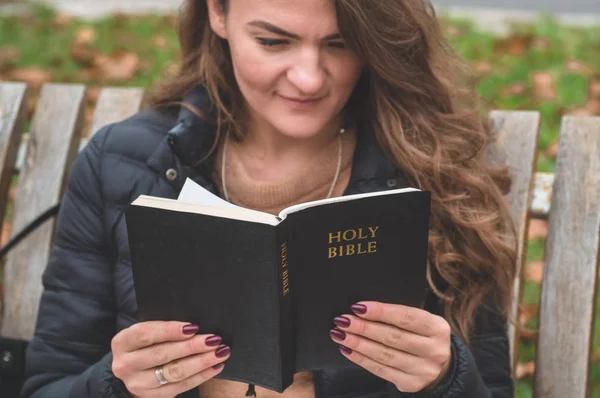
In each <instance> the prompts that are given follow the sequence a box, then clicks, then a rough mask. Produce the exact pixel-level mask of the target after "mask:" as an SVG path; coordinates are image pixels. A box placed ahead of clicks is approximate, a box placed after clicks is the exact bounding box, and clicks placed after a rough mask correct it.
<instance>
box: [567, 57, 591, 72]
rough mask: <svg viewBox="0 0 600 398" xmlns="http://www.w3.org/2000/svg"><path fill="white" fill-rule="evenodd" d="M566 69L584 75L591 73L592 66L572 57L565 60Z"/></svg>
mask: <svg viewBox="0 0 600 398" xmlns="http://www.w3.org/2000/svg"><path fill="white" fill-rule="evenodd" d="M567 70H569V71H570V72H574V73H583V74H586V75H591V74H592V73H594V68H592V67H591V66H589V65H586V64H584V63H582V62H580V61H577V60H574V59H572V60H569V61H567Z"/></svg>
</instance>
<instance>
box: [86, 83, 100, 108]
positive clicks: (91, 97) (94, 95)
mask: <svg viewBox="0 0 600 398" xmlns="http://www.w3.org/2000/svg"><path fill="white" fill-rule="evenodd" d="M100 90H101V88H100V87H98V86H90V87H89V88H88V90H87V100H88V102H89V103H90V105H92V104H95V103H96V102H98V98H99V97H100Z"/></svg>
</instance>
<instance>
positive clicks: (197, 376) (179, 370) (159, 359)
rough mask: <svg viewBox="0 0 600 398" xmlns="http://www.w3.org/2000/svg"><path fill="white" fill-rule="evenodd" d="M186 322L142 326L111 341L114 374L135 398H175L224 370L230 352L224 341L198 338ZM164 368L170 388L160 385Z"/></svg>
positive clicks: (128, 330)
mask: <svg viewBox="0 0 600 398" xmlns="http://www.w3.org/2000/svg"><path fill="white" fill-rule="evenodd" d="M197 332H198V326H196V325H190V324H186V323H183V322H159V321H151V322H141V323H137V324H135V325H133V326H131V327H129V328H127V329H123V330H122V331H121V332H119V333H118V334H117V335H116V336H115V337H114V338H113V339H112V343H111V346H112V353H113V362H112V370H113V373H114V374H115V376H116V377H118V378H119V379H121V380H122V381H123V382H124V383H125V386H126V387H127V390H129V392H130V393H131V394H133V395H134V396H135V397H143V398H146V397H150V398H152V397H157V398H161V397H174V396H176V395H177V394H181V393H183V392H185V391H188V390H191V389H193V388H196V387H198V386H199V385H200V384H202V383H204V382H206V381H207V380H210V379H212V378H213V377H214V376H216V375H217V374H219V373H220V372H221V371H222V370H223V366H224V365H223V362H224V361H225V360H226V359H227V358H229V355H230V352H231V350H230V348H229V347H227V346H220V344H221V338H220V337H218V336H214V335H196V333H197ZM160 368H162V371H163V375H164V378H165V379H166V380H167V381H168V383H167V384H164V385H161V384H160V383H159V382H158V378H157V374H156V371H157V369H160Z"/></svg>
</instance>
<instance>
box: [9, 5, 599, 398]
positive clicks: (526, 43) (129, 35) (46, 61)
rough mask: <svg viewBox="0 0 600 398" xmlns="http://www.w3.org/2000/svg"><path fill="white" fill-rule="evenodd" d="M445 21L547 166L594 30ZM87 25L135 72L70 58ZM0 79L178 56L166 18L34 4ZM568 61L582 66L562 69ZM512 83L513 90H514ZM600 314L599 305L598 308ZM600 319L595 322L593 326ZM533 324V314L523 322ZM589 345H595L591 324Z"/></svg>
mask: <svg viewBox="0 0 600 398" xmlns="http://www.w3.org/2000/svg"><path fill="white" fill-rule="evenodd" d="M443 20H444V21H445V23H446V25H447V31H448V37H449V40H450V43H451V45H452V46H453V47H454V48H455V49H456V50H457V51H458V52H459V53H460V54H461V55H462V56H463V57H464V59H465V60H466V61H468V62H469V63H470V64H472V65H474V66H477V65H487V66H488V69H489V70H488V71H485V72H482V73H481V77H480V79H479V82H478V86H477V90H478V93H479V94H480V95H481V96H482V97H483V98H484V99H485V100H486V101H487V103H488V104H489V106H490V107H491V108H493V109H506V110H512V109H520V110H537V111H539V112H540V114H541V118H542V126H541V137H540V149H541V151H540V155H539V160H538V164H537V168H538V170H539V171H546V172H551V171H553V170H554V166H555V159H554V158H553V155H552V154H549V153H547V149H548V148H549V147H550V146H551V145H552V144H554V143H555V142H556V141H557V140H558V137H559V131H560V121H561V118H562V116H563V115H564V114H565V113H567V112H569V111H572V110H574V109H579V108H581V107H583V106H584V105H585V104H586V103H587V102H588V101H589V100H590V98H589V94H588V86H589V85H590V83H591V80H592V79H597V80H600V27H596V28H585V29H576V28H567V27H564V26H560V25H558V24H557V23H556V22H555V21H554V20H553V18H552V17H551V16H550V15H542V16H541V17H540V19H539V20H538V21H537V23H535V24H533V25H520V26H515V27H514V33H513V34H512V36H511V37H510V38H509V39H503V38H499V37H496V36H495V35H493V34H490V33H486V32H482V31H480V30H478V29H476V28H475V27H474V25H473V24H472V23H471V22H469V21H468V20H449V19H447V18H443ZM82 28H92V29H93V30H94V31H95V32H96V35H97V36H96V39H95V40H93V41H92V42H91V43H90V44H89V50H90V51H91V52H92V53H96V54H103V55H107V56H108V55H110V54H113V53H115V52H121V53H122V52H133V53H136V54H138V55H139V57H140V60H141V66H140V70H139V71H138V72H137V73H136V74H135V76H133V77H132V78H131V79H127V80H126V81H114V80H111V79H109V78H107V77H106V76H102V75H101V74H98V73H95V72H94V69H93V68H91V67H90V65H89V64H86V63H82V62H77V61H76V60H75V59H74V57H72V55H71V48H72V45H73V42H74V37H75V35H76V32H77V31H79V30H80V29H82ZM0 32H2V34H0V80H11V76H12V74H13V73H14V71H15V70H19V69H22V68H31V67H38V68H42V69H45V70H47V71H49V72H50V73H51V79H52V80H53V81H56V82H72V83H76V82H77V83H84V84H86V85H89V86H99V85H112V86H135V87H144V88H150V87H151V86H152V85H153V84H155V83H156V82H157V81H158V80H160V79H161V78H162V76H163V75H164V74H165V71H166V70H167V69H168V68H169V66H170V65H172V64H173V63H174V62H176V61H177V57H178V45H177V39H176V34H175V29H174V28H173V18H172V17H162V16H151V15H150V16H138V17H133V18H132V17H123V16H116V17H108V18H104V19H101V20H98V21H94V22H85V21H80V20H72V21H70V22H69V23H64V22H61V19H60V18H57V17H56V15H55V14H54V12H52V11H51V10H49V9H46V8H35V9H34V11H33V12H32V13H31V14H30V15H28V16H25V17H1V16H0ZM8 46H11V47H14V48H17V49H18V51H19V56H18V57H17V58H16V59H12V60H9V61H6V60H5V61H4V62H3V61H2V57H1V54H2V49H6V48H7V47H8ZM569 63H575V65H582V66H583V69H582V68H574V67H571V68H569V67H568V65H569ZM540 72H543V73H547V74H549V75H550V76H551V79H552V89H553V90H554V92H555V94H556V95H555V96H554V97H553V98H541V97H540V96H539V95H536V93H535V83H534V81H535V79H534V77H535V73H540ZM517 88H518V89H519V90H517ZM543 257H544V240H543V239H537V240H535V241H532V242H530V244H529V246H528V250H527V258H528V260H529V261H534V260H542V259H543ZM539 295H540V287H539V286H538V285H537V284H535V283H533V282H531V281H525V290H524V297H523V302H524V304H525V305H537V303H538V302H539ZM597 308H598V309H599V311H600V305H598V306H597ZM599 322H600V316H597V317H596V326H600V325H599V324H598V323H599ZM527 326H528V327H530V328H534V329H535V328H536V327H537V318H536V317H533V318H532V319H531V320H530V321H529V322H528V324H527ZM596 331H597V332H596V338H595V340H594V350H596V349H598V347H599V346H600V341H599V339H598V331H600V328H598V327H597V328H596ZM519 355H520V360H521V361H522V362H527V361H530V360H534V359H535V345H534V344H533V343H531V342H525V341H522V342H521V343H520V354H519ZM592 380H593V385H594V392H593V396H594V397H600V366H599V365H598V364H597V363H594V364H593V368H592ZM531 396H532V386H531V378H529V377H525V378H523V379H521V380H519V381H518V382H517V397H519V398H521V397H523V398H524V397H531Z"/></svg>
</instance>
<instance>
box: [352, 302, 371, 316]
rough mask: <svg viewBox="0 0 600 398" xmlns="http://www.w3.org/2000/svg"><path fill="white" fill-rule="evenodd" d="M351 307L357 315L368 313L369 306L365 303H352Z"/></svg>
mask: <svg viewBox="0 0 600 398" xmlns="http://www.w3.org/2000/svg"><path fill="white" fill-rule="evenodd" d="M350 309H351V310H352V312H354V313H355V314H357V315H363V314H366V313H367V306H366V305H363V304H352V305H351V306H350Z"/></svg>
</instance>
